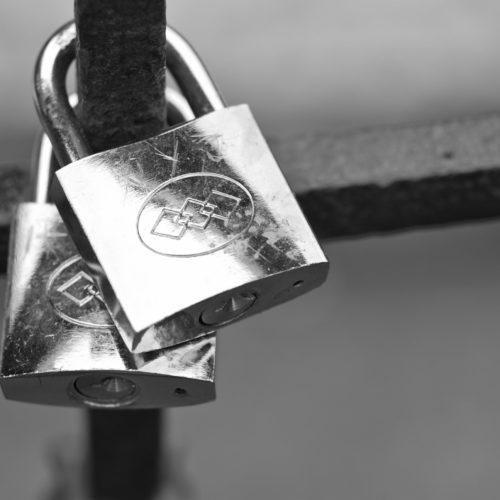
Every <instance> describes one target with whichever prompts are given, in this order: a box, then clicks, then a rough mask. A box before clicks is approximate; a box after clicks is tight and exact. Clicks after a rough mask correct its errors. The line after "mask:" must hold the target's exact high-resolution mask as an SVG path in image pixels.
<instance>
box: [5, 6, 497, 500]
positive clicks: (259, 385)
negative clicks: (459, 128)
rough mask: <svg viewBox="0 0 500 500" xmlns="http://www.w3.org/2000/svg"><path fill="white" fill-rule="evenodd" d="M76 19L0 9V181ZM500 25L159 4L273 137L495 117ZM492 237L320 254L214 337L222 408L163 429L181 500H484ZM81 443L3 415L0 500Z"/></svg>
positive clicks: (32, 415) (492, 466)
mask: <svg viewBox="0 0 500 500" xmlns="http://www.w3.org/2000/svg"><path fill="white" fill-rule="evenodd" d="M71 7H72V5H71V2H69V0H45V1H44V2H40V1H39V0H25V1H24V2H16V1H14V0H2V3H1V5H0V27H1V29H0V67H1V80H0V146H1V148H0V152H1V156H0V161H2V162H5V161H17V162H26V161H27V160H28V158H29V150H30V147H31V139H32V135H33V133H34V131H35V129H36V118H35V114H34V111H33V106H32V103H31V88H30V85H31V73H32V66H33V61H34V58H35V55H36V51H37V49H38V47H39V46H40V45H41V43H42V42H43V41H44V39H45V38H46V37H47V36H48V34H49V33H51V32H52V31H53V30H54V29H55V28H56V27H57V26H59V25H60V24H61V23H62V22H63V21H65V20H67V19H68V18H70V17H71ZM499 19H500V4H499V3H498V2H496V1H495V0H468V1H466V0H376V1H373V0H335V1H334V2H325V1H320V0H309V1H308V2H299V1H297V0H293V1H292V0H279V1H278V0H274V1H273V2H269V1H266V0H252V1H250V0H244V1H243V0H239V1H238V2H231V1H228V0H210V1H208V0H207V1H205V2H195V1H193V0H182V1H181V0H170V1H169V20H170V22H172V24H173V25H175V26H176V27H178V28H179V29H180V30H181V31H183V32H184V33H185V34H186V35H188V36H189V37H190V38H191V40H192V42H193V43H194V44H195V46H196V47H197V48H198V49H199V51H200V52H201V54H202V55H203V56H204V58H205V60H206V62H207V64H208V66H209V68H210V69H211V71H212V73H213V74H214V76H215V77H216V79H217V81H218V83H219V85H220V87H221V88H222V89H223V90H224V91H225V96H226V98H227V100H228V101H229V102H231V103H237V102H242V101H246V102H249V103H250V104H251V106H252V108H253V109H254V111H255V114H256V115H257V118H258V120H259V122H260V123H261V125H262V128H263V130H264V132H265V133H272V134H276V135H280V134H284V135H285V134H294V133H300V132H304V131H308V130H328V129H333V128H335V129H340V128H351V127H357V126H365V125H369V124H374V123H389V122H401V121H402V122H412V121H418V120H421V119H423V118H430V117H432V116H446V115H455V114H462V113H466V112H476V111H481V110H493V109H498V107H499V106H498V105H497V103H498V102H500V57H499V56H498V52H499V51H498V49H499V47H500V30H499V29H498V23H499ZM285 168H286V167H285ZM499 229H500V224H499V223H487V224H476V225H473V226H467V227H459V228H454V229H439V230H428V231H418V232H413V233H411V234H405V235H400V236H386V237H380V238H379V237H372V238H365V239H362V240H358V241H351V242H341V243H338V242H337V243H331V244H328V245H326V250H327V252H328V255H329V257H330V259H331V262H332V271H331V276H330V279H329V281H328V282H327V284H326V285H325V286H324V287H323V288H321V289H320V290H317V291H315V292H314V293H311V294H310V295H308V296H306V297H304V298H302V299H299V300H297V301H295V302H293V303H291V304H287V305H284V306H281V307H279V308H277V309H275V310H273V311H270V312H267V313H265V314H262V315H260V316H258V317H255V318H252V319H250V320H247V321H246V322H243V323H240V324H238V325H236V326H233V327H230V328H228V329H226V330H224V331H223V332H222V333H221V334H220V335H219V339H220V340H219V350H218V384H217V388H218V394H219V396H218V400H217V402H215V403H212V404H209V405H206V406H203V407H194V408H188V409H182V410H174V411H172V412H170V415H169V424H168V431H167V433H168V437H169V439H168V446H169V447H170V448H171V453H172V455H173V456H174V457H175V461H174V464H175V467H176V468H177V469H178V472H179V474H178V477H182V478H184V480H185V481H187V483H188V486H189V487H188V488H187V490H186V491H184V496H183V498H191V497H192V498H200V499H207V500H212V499H213V500H215V499H233V498H238V499H239V500H247V499H248V500H250V499H256V498H269V499H271V498H272V499H283V500H285V499H287V500H290V499H293V500H295V499H297V500H302V499H304V498H314V499H331V498H338V499H342V500H351V499H352V500H401V499H405V500H413V499H415V500H417V499H418V500H420V499H422V498H439V499H440V500H447V499H450V500H451V499H453V500H461V499H463V500H469V499H470V498H477V499H481V500H486V499H497V498H498V491H499V490H500V474H498V470H499V469H500V432H498V428H499V421H500V419H499V417H500V394H499V391H498V385H499V384H498V381H499V380H500V336H499V335H498V330H499V327H498V324H499V320H500V308H499V299H498V297H499V296H500V259H499V257H498V256H499V249H500V231H499ZM82 430H83V415H82V413H80V412H79V411H77V410H62V409H57V408H54V409H52V408H46V407H35V406H29V405H22V404H17V403H10V402H9V403H8V402H5V401H3V400H0V463H1V465H2V466H1V468H0V490H1V492H2V493H1V495H0V496H1V497H2V498H13V499H27V500H29V499H38V498H41V495H42V494H43V492H45V491H47V490H48V489H50V485H51V483H52V479H53V472H52V470H51V462H50V460H48V458H47V457H48V454H49V451H50V450H51V449H54V448H56V449H57V448H58V449H60V450H61V449H70V445H71V443H72V442H73V439H72V438H71V439H65V436H76V435H78V434H81V433H82ZM61 439H63V441H62V443H63V444H62V445H61ZM57 443H59V445H58V444H57ZM166 444H167V440H166ZM181 486H182V485H181ZM178 495H180V493H178Z"/></svg>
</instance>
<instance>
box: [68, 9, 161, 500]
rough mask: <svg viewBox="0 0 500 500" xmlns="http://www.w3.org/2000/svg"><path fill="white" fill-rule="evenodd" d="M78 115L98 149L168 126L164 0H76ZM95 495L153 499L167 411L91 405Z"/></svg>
mask: <svg viewBox="0 0 500 500" xmlns="http://www.w3.org/2000/svg"><path fill="white" fill-rule="evenodd" d="M75 22H76V28H77V51H76V61H77V85H78V92H79V98H80V103H81V106H80V110H79V115H80V119H81V121H82V123H83V128H84V130H85V134H86V136H87V138H88V140H89V142H90V144H91V146H92V148H93V150H94V151H100V150H104V149H109V148H111V147H114V146H120V145H122V144H125V143H129V142H133V141H136V140H140V139H143V138H146V137H150V136H153V135H156V134H158V133H159V132H161V131H162V130H164V129H165V128H166V119H167V107H166V101H165V85H166V81H165V78H166V66H165V65H166V39H165V28H166V3H165V0H107V1H106V2H102V1H100V0H75ZM88 417H89V418H88V420H89V442H90V443H89V454H90V456H89V464H88V465H89V474H90V490H91V492H90V493H91V495H92V498H95V499H96V500H100V499H106V500H114V499H116V500H118V499H120V500H129V499H130V500H132V499H134V500H136V499H138V498H141V499H145V500H146V499H149V498H152V497H153V495H154V494H155V492H156V491H157V489H158V486H159V482H160V477H161V458H162V457H161V413H160V411H157V410H143V411H135V412H127V411H126V410H120V411H100V410H92V411H89V413H88Z"/></svg>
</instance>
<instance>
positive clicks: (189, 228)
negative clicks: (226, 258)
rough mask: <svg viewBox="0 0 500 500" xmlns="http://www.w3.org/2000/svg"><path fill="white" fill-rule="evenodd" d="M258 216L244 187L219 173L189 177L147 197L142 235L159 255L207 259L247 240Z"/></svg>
mask: <svg viewBox="0 0 500 500" xmlns="http://www.w3.org/2000/svg"><path fill="white" fill-rule="evenodd" d="M254 211H255V209H254V203H253V199H252V196H251V194H250V192H249V191H248V189H246V188H245V187H244V186H243V185H242V184H241V183H240V182H237V181H235V180H234V179H231V178H229V177H226V176H224V175H220V174H215V173H205V172H200V173H192V174H185V175H181V176H179V177H175V178H173V179H170V180H168V181H166V182H164V183H162V184H161V185H160V186H158V187H157V188H156V189H155V190H154V191H153V192H151V193H150V194H149V195H148V197H147V198H146V201H145V202H144V203H143V205H142V207H141V210H140V213H139V217H138V221H137V231H138V234H139V237H140V239H141V241H142V242H143V243H144V244H145V245H146V246H147V247H148V248H150V249H151V250H153V251H154V252H157V253H160V254H163V255H172V256H185V257H188V256H195V255H204V254H208V253H212V252H215V251H216V250H219V249H221V248H224V247H225V246H227V245H229V244H230V243H231V242H232V241H234V240H235V239H236V238H238V237H239V236H241V235H242V234H244V233H245V232H246V231H247V230H248V228H249V227H250V225H251V224H252V221H253V217H254Z"/></svg>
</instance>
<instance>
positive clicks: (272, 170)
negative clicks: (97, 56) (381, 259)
mask: <svg viewBox="0 0 500 500" xmlns="http://www.w3.org/2000/svg"><path fill="white" fill-rule="evenodd" d="M73 32H74V26H73V25H67V26H65V27H64V28H63V29H61V30H60V31H59V32H57V33H56V35H55V36H54V37H53V38H51V39H50V40H49V41H48V42H47V44H46V46H45V48H44V49H43V50H42V53H41V54H40V57H39V59H38V63H37V68H36V71H35V89H36V95H37V106H38V112H39V115H40V117H41V120H42V122H43V124H44V127H45V130H46V132H47V133H48V134H49V136H50V138H51V140H52V143H53V144H54V148H55V150H56V153H57V155H58V158H59V161H60V163H61V164H62V165H64V164H67V163H70V162H74V163H72V164H71V165H68V166H66V167H64V168H62V169H60V170H59V171H58V172H57V173H56V178H57V182H56V183H55V190H54V192H55V202H56V205H57V206H58V209H59V211H60V213H61V215H62V217H63V219H64V221H65V223H66V225H67V227H68V230H69V232H70V234H71V236H72V238H73V239H74V241H75V243H76V245H77V247H78V249H79V250H80V252H81V254H82V256H83V257H84V258H85V260H86V261H87V263H88V265H89V269H90V270H91V272H92V274H93V276H94V278H95V280H96V282H97V284H98V287H99V289H100V291H101V292H102V296H103V298H104V301H105V302H106V304H107V306H108V309H109V311H110V313H111V315H112V317H113V320H114V321H115V323H116V324H117V325H118V326H119V330H120V332H121V333H122V335H123V338H124V339H125V342H126V344H127V346H128V347H129V349H131V350H132V351H134V352H145V351H150V350H154V349H158V348H161V347H167V346H172V345H176V344H179V343H181V342H185V341H188V340H192V339H193V338H196V337H198V336H199V335H202V334H204V333H205V332H206V331H208V330H210V329H213V328H215V327H220V326H223V325H227V324H230V323H232V322H234V321H236V320H239V319H241V318H243V317H246V316H248V315H250V314H254V313H257V312H260V311H262V310H264V309H267V308H269V307H272V306H275V305H277V304H279V303H282V302H285V301H287V300H290V299H293V298H295V297H297V296H299V295H301V294H303V293H304V292H306V291H308V290H310V289H312V288H314V287H317V286H319V285H320V284H321V283H322V282H323V281H324V279H325V278H326V275H327V271H328V261H327V259H326V257H325V255H324V253H323V251H322V250H321V248H320V246H319V244H318V242H317V240H316V238H315V236H314V234H313V232H312V231H311V229H310V227H309V225H308V223H307V221H306V219H305V218H304V215H303V214H302V212H301V210H300V207H299V206H298V204H297V201H296V200H295V197H294V196H293V193H292V192H291V190H290V188H289V186H288V184H287V183H286V180H285V178H284V177H283V174H282V173H281V171H280V170H279V167H278V166H277V164H276V161H275V160H274V158H273V156H272V154H271V152H270V150H269V148H268V146H267V144H266V142H265V140H264V138H263V136H262V134H261V132H260V131H259V128H258V126H257V125H256V123H255V121H254V118H253V116H252V114H251V112H250V110H249V108H248V107H247V106H246V105H239V106H233V107H229V108H226V107H224V103H223V101H222V98H221V97H220V95H219V93H218V92H217V90H216V88H215V86H214V84H213V82H212V80H211V79H210V77H209V75H208V73H207V71H206V69H205V68H204V66H203V64H202V62H201V61H200V59H199V58H198V56H197V55H196V53H195V52H194V50H193V49H192V48H191V47H190V46H189V45H188V43H187V42H186V41H185V40H184V39H183V38H181V37H180V35H179V34H177V33H176V32H174V31H173V30H172V29H167V41H168V47H169V48H168V54H167V63H168V69H169V70H170V72H171V73H172V75H173V77H174V78H175V79H176V82H177V84H178V86H179V87H180V88H181V90H182V91H183V93H184V95H185V96H186V97H187V99H188V102H189V104H190V105H191V107H192V109H193V111H194V112H195V114H196V115H197V116H198V118H197V119H195V120H193V121H190V122H188V123H185V124H183V125H179V126H176V127H172V128H171V129H169V130H167V131H166V132H165V133H163V134H161V135H159V136H157V137H153V138H151V139H148V140H144V141H140V142H137V143H135V144H130V145H127V146H123V147H120V148H117V149H112V150H109V151H105V152H103V153H98V154H96V155H92V156H90V157H87V158H83V157H84V156H85V155H86V154H85V153H86V152H87V151H88V147H87V145H86V144H85V139H84V135H83V133H82V132H81V130H80V127H79V125H78V123H77V121H76V120H75V118H74V115H73V114H72V113H71V110H70V109H69V107H67V106H66V108H65V109H62V110H61V109H60V108H58V107H57V106H54V103H55V102H59V101H60V100H61V98H60V95H61V94H63V93H64V86H63V84H62V82H64V81H65V76H66V75H65V69H66V68H65V66H64V64H62V63H61V62H60V60H59V59H57V58H55V57H54V54H56V53H57V52H59V53H61V52H64V45H65V44H67V43H68V40H70V39H71V37H72V34H73ZM63 70H64V71H63ZM81 158H83V159H81ZM78 160H79V161H78Z"/></svg>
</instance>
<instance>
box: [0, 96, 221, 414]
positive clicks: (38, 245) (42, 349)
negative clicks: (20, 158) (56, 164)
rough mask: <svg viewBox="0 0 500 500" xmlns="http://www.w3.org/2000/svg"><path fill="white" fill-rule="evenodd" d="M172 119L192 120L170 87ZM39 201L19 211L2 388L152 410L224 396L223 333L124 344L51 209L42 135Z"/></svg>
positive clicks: (41, 399)
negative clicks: (139, 346) (218, 371)
mask: <svg viewBox="0 0 500 500" xmlns="http://www.w3.org/2000/svg"><path fill="white" fill-rule="evenodd" d="M167 99H168V101H169V110H173V111H174V114H173V116H176V115H177V116H179V115H182V116H183V117H184V118H189V117H190V116H191V112H189V110H188V108H187V107H186V104H185V102H184V105H183V107H182V106H181V107H177V105H178V104H179V103H182V98H180V97H179V94H178V93H177V92H174V91H172V90H170V89H169V90H167ZM37 146H38V147H37V148H36V149H35V155H34V162H33V172H32V176H33V179H34V186H35V189H34V193H35V194H34V196H35V200H36V203H23V204H21V205H20V206H19V207H18V209H17V210H16V211H15V213H14V217H13V222H12V228H11V248H10V252H9V266H8V267H9V268H8V285H7V297H8V301H7V307H6V309H7V310H6V315H5V324H4V329H3V339H2V353H1V372H0V373H1V378H0V383H1V386H2V389H3V391H4V394H5V396H6V397H7V398H9V399H15V400H19V401H26V402H33V403H41V404H55V405H65V406H82V405H86V406H90V407H94V408H97V407H98V408H121V407H124V406H127V407H130V408H151V407H166V406H183V405H190V404H197V403H203V402H205V401H209V400H212V399H213V398H214V397H215V384H214V370H215V334H214V333H211V334H209V335H206V336H205V337H202V338H200V339H198V340H196V341H194V342H188V343H185V344H183V345H179V346H178V347H175V348H171V349H164V350H159V351H156V352H152V353H149V354H148V355H134V354H132V353H130V352H129V350H128V349H127V348H126V347H125V345H124V343H123V340H122V338H121V337H120V335H119V334H118V332H117V330H116V328H115V326H114V324H113V322H112V321H111V317H110V316H109V314H108V312H107V310H106V307H105V305H104V303H103V301H102V298H101V297H100V293H99V291H98V289H97V287H96V286H95V284H94V282H93V280H92V279H91V277H90V274H89V272H88V268H87V266H86V265H85V263H84V262H83V260H82V258H81V257H80V256H79V255H78V253H77V250H76V247H75V246H74V243H73V241H72V240H71V238H70V237H69V235H68V232H67V230H66V227H65V226H64V224H63V222H62V219H61V217H60V215H59V214H58V212H57V209H56V207H55V206H54V205H51V204H48V203H47V200H48V188H49V184H50V182H49V179H50V177H51V166H50V163H51V158H52V148H51V145H50V142H49V141H48V140H47V138H46V137H44V136H40V137H39V138H38V143H37Z"/></svg>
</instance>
